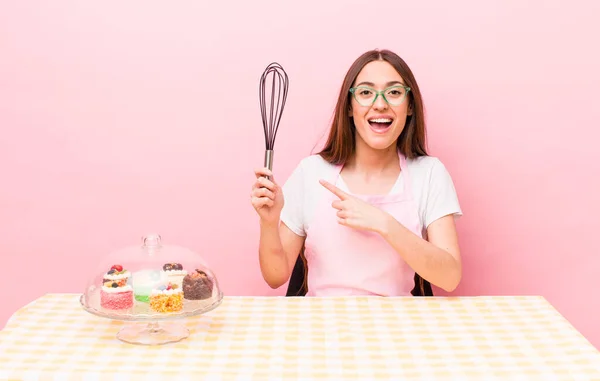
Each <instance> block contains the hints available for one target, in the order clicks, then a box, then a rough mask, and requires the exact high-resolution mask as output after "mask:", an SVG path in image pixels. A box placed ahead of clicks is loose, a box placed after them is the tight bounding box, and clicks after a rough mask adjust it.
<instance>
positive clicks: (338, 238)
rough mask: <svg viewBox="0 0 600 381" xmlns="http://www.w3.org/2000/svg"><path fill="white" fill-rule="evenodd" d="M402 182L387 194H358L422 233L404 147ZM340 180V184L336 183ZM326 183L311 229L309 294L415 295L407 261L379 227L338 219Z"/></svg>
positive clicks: (332, 180)
mask: <svg viewBox="0 0 600 381" xmlns="http://www.w3.org/2000/svg"><path fill="white" fill-rule="evenodd" d="M398 155H399V160H400V177H401V178H402V179H403V180H404V181H403V188H402V190H401V191H400V192H399V193H390V194H387V195H371V196H363V195H353V196H355V197H359V198H360V199H362V200H364V201H366V202H368V203H370V204H372V205H374V206H376V207H378V208H380V209H383V210H385V211H386V212H388V213H389V214H391V215H392V216H393V217H394V218H396V220H398V221H399V222H400V223H401V224H402V225H404V227H406V228H408V229H409V230H410V231H412V232H413V233H415V234H417V235H418V236H419V237H421V236H422V230H421V229H422V227H421V223H420V219H419V215H418V208H417V205H416V203H415V201H414V199H413V197H412V192H411V189H412V187H411V180H410V175H409V173H408V169H407V167H406V158H405V157H404V155H402V154H401V153H400V152H399V153H398ZM341 169H342V166H341V165H337V166H335V167H333V170H332V171H331V178H329V179H326V180H327V181H329V182H330V183H332V184H336V183H337V182H338V178H339V175H340V172H341ZM336 185H337V184H336ZM318 186H320V187H321V188H322V194H323V197H321V199H320V202H319V204H318V206H317V209H316V211H315V215H314V219H313V221H312V223H311V224H310V225H309V227H308V230H307V237H306V243H305V253H304V255H305V257H306V261H307V265H308V276H307V283H308V292H307V294H306V296H349V295H380V296H403V295H406V296H410V295H411V290H412V289H413V287H414V285H415V284H414V275H415V272H414V270H412V269H411V268H410V267H409V266H408V265H407V264H406V262H404V260H403V259H402V257H401V256H400V254H398V253H397V252H396V251H395V250H394V249H393V248H392V247H391V246H390V245H389V244H388V243H387V242H386V241H385V240H384V239H383V238H382V237H381V236H379V235H378V234H377V233H373V232H368V231H363V230H357V229H354V228H350V227H346V226H343V225H340V224H339V223H338V222H337V216H336V212H337V210H336V209H334V208H333V207H332V206H331V203H332V202H333V201H334V200H336V199H338V198H337V196H335V195H334V194H333V193H331V192H330V191H329V190H327V189H326V188H324V187H323V186H322V185H320V184H318Z"/></svg>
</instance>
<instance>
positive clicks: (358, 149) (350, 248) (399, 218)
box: [251, 50, 462, 296]
mask: <svg viewBox="0 0 600 381" xmlns="http://www.w3.org/2000/svg"><path fill="white" fill-rule="evenodd" d="M425 145H426V144H425V122H424V111H423V102H422V99H421V94H420V91H419V87H418V85H417V82H416V80H415V78H414V76H413V74H412V72H411V70H410V68H409V67H408V65H407V64H406V63H405V62H404V61H403V60H402V59H401V58H400V57H398V56H397V55H396V54H394V53H393V52H390V51H387V50H383V51H379V50H373V51H369V52H367V53H365V54H363V55H362V56H360V57H359V58H358V59H357V60H356V61H355V62H354V63H353V65H352V66H351V67H350V69H349V71H348V73H347V74H346V77H345V79H344V82H343V84H342V87H341V91H340V94H339V98H338V102H337V105H336V109H335V116H334V119H333V122H332V126H331V131H330V133H329V137H328V139H327V142H326V144H325V147H324V149H323V150H322V151H321V152H319V153H318V154H315V155H311V156H309V157H307V158H305V159H303V160H302V161H301V162H300V164H299V165H298V166H297V167H296V169H295V170H294V171H293V173H292V174H291V175H290V177H289V178H288V180H287V181H286V183H285V185H284V186H283V188H280V186H279V185H278V184H277V182H276V181H275V179H274V177H273V173H271V172H270V171H269V170H268V169H266V168H260V169H257V170H256V171H255V174H256V177H257V180H256V182H255V184H254V186H253V187H252V195H251V197H252V205H253V206H254V208H255V209H256V211H257V213H258V215H259V216H260V243H259V259H260V268H261V272H262V275H263V277H264V279H265V281H266V282H267V283H268V284H269V286H271V287H272V288H278V287H280V286H282V285H283V284H285V283H286V282H287V281H288V280H289V278H290V275H291V273H292V269H293V268H294V265H295V263H296V261H297V259H298V256H299V255H300V254H301V252H302V251H303V250H304V253H303V256H304V258H305V263H306V265H307V267H308V274H307V285H308V292H307V294H306V295H307V296H343V295H381V296H402V295H411V293H412V294H415V293H414V289H417V288H418V289H420V291H419V292H417V294H423V293H424V282H423V279H425V281H427V282H429V283H431V284H434V285H436V286H438V287H440V288H442V289H444V290H446V291H452V290H454V289H455V288H456V287H457V285H458V284H459V282H460V279H461V274H462V266H461V258H460V250H459V246H458V240H457V234H456V228H455V224H454V222H455V221H454V219H455V216H460V215H462V212H461V209H460V205H459V202H458V198H457V195H456V191H455V188H454V185H453V182H452V179H451V177H450V175H449V174H448V172H447V170H446V169H445V167H444V165H443V164H442V163H441V162H440V161H439V160H438V159H437V158H435V157H431V156H428V155H427V153H426V150H425ZM284 199H285V202H284ZM417 280H420V282H417ZM415 283H420V284H417V285H415ZM415 286H416V287H415Z"/></svg>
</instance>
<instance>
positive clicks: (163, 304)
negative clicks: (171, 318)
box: [150, 283, 183, 312]
mask: <svg viewBox="0 0 600 381" xmlns="http://www.w3.org/2000/svg"><path fill="white" fill-rule="evenodd" d="M150 308H152V310H154V311H156V312H177V311H181V309H182V308H183V291H182V290H181V288H179V287H178V286H177V285H176V284H172V283H169V284H167V285H166V286H164V285H163V286H160V287H158V288H157V289H154V290H152V293H151V294H150Z"/></svg>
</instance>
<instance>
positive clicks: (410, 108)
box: [406, 103, 413, 115]
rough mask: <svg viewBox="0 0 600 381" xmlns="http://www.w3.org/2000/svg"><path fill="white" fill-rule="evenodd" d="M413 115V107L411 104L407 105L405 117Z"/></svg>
mask: <svg viewBox="0 0 600 381" xmlns="http://www.w3.org/2000/svg"><path fill="white" fill-rule="evenodd" d="M412 113H413V105H412V103H411V104H409V105H408V111H407V112H406V115H412Z"/></svg>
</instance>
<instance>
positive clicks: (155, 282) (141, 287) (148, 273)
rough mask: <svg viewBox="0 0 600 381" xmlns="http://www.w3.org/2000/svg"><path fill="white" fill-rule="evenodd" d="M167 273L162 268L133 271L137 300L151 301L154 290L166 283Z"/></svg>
mask: <svg viewBox="0 0 600 381" xmlns="http://www.w3.org/2000/svg"><path fill="white" fill-rule="evenodd" d="M166 281H167V277H166V275H165V274H164V273H163V272H161V271H160V270H141V271H136V272H135V273H133V276H132V283H133V296H134V298H135V300H137V301H138V302H142V303H148V302H149V301H150V294H151V293H152V290H154V289H155V288H158V287H159V286H160V285H162V284H165V283H166Z"/></svg>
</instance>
